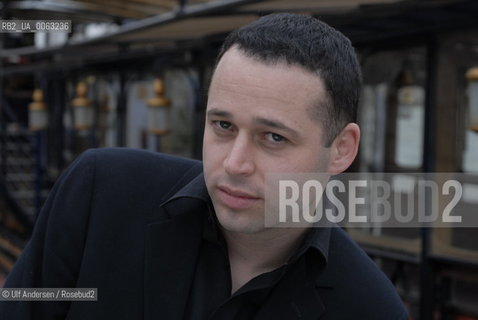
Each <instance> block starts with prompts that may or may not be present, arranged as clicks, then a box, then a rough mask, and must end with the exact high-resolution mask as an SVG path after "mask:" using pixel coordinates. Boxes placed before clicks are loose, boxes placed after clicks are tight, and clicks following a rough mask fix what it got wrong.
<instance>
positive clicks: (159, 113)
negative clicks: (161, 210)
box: [0, 0, 478, 320]
mask: <svg viewBox="0 0 478 320" xmlns="http://www.w3.org/2000/svg"><path fill="white" fill-rule="evenodd" d="M273 12H297V13H304V14H309V15H312V16H315V17H318V18H320V19H321V20H323V21H325V22H327V23H328V24H330V25H332V26H333V27H335V28H337V29H338V30H340V31H342V32H343V33H344V34H345V35H346V36H348V37H349V38H350V39H351V40H352V42H353V44H354V46H355V47H356V49H357V52H358V55H359V59H360V63H361V65H362V68H363V75H364V87H363V90H362V99H361V103H360V109H359V124H360V126H361V128H362V135H363V137H362V142H361V146H360V152H359V156H358V157H357V159H356V161H355V163H354V164H353V166H352V168H351V169H350V171H364V172H365V171H367V172H395V173H403V174H404V175H406V173H419V172H458V173H467V181H466V183H465V184H464V186H463V188H464V195H466V197H464V198H465V201H464V202H463V203H462V204H461V205H462V206H463V209H464V210H467V212H468V213H469V214H478V210H477V206H478V18H477V17H478V1H474V0H293V1H292V0H290V1H286V0H270V1H265V0H249V1H247V0H189V1H188V0H103V1H94V0H43V1H40V0H36V1H2V2H1V3H0V20H3V21H7V20H13V19H20V20H32V19H38V20H71V27H72V28H71V30H70V32H34V33H33V32H3V33H0V138H1V140H0V166H1V167H0V168H1V170H0V287H1V285H2V283H3V281H4V278H5V277H6V275H7V274H8V272H9V271H10V270H11V268H12V266H13V265H14V263H15V260H16V259H17V258H18V256H19V255H20V254H21V251H22V248H23V247H24V246H25V244H26V242H27V241H28V239H29V237H30V234H31V231H32V228H33V226H34V223H35V219H36V216H37V215H38V213H39V211H40V208H41V206H42V204H43V202H44V200H45V198H46V197H47V195H48V192H49V190H50V189H51V187H52V185H53V183H54V182H55V180H56V179H57V178H58V176H59V175H60V174H61V172H62V171H63V170H64V169H65V168H66V167H67V166H68V164H69V163H71V161H72V160H74V159H75V158H76V157H77V156H78V155H79V154H80V153H81V152H83V151H84V150H86V149H88V148H102V147H132V148H142V149H148V150H152V151H157V152H165V153H169V154H174V155H179V156H184V157H192V158H197V159H200V157H201V149H202V145H201V143H202V130H203V121H204V110H205V97H206V93H207V87H208V83H209V80H210V77H211V72H212V68H213V65H214V62H215V57H216V53H217V50H218V48H219V46H220V45H221V42H222V41H223V39H224V37H225V35H226V34H227V33H228V32H229V31H231V30H232V29H235V28H237V27H239V26H241V25H244V24H247V23H249V22H251V21H253V20H255V19H257V18H258V17H260V16H262V15H265V14H269V13H273ZM349 232H350V234H351V235H352V237H353V238H354V239H355V240H356V241H357V242H358V243H359V244H360V245H361V246H362V247H363V248H364V250H365V251H366V252H367V253H368V254H369V255H370V256H371V257H372V258H373V259H374V260H375V262H376V263H377V264H378V265H379V266H380V267H381V268H382V270H384V272H385V273H386V274H387V275H388V276H389V277H390V279H391V280H392V282H393V283H394V285H395V286H396V287H397V290H398V291H399V293H400V295H401V297H402V299H403V301H404V303H405V305H406V306H407V307H408V309H409V310H410V314H411V319H424V320H425V319H454V320H465V319H468V320H471V319H478V233H477V230H476V229H475V228H444V227H442V226H441V227H432V228H421V229H419V228H415V229H380V228H364V229H363V230H360V229H351V230H349Z"/></svg>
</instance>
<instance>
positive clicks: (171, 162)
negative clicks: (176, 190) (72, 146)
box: [71, 148, 202, 180]
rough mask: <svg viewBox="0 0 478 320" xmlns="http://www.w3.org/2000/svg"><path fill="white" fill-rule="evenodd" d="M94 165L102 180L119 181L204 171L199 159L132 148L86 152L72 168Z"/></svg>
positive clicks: (171, 176) (175, 176) (170, 176)
mask: <svg viewBox="0 0 478 320" xmlns="http://www.w3.org/2000/svg"><path fill="white" fill-rule="evenodd" d="M85 165H86V166H93V167H94V169H95V174H96V175H101V178H116V179H130V178H133V179H136V180H137V179H139V178H140V177H141V178H143V179H147V180H149V179H158V178H160V179H167V178H171V179H173V180H174V179H176V178H177V177H178V176H181V175H183V174H184V173H185V172H187V171H193V174H195V175H197V174H199V173H200V172H201V171H202V163H201V162H200V161H198V160H193V159H188V158H183V157H176V156H172V155H168V154H163V153H159V152H152V151H147V150H141V149H130V148H100V149H90V150H87V151H85V152H84V153H83V154H82V155H80V157H78V159H77V160H76V161H75V162H74V163H73V164H72V165H71V167H73V168H74V167H77V166H85Z"/></svg>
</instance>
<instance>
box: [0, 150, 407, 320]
mask: <svg viewBox="0 0 478 320" xmlns="http://www.w3.org/2000/svg"><path fill="white" fill-rule="evenodd" d="M201 172H202V164H201V163H200V162H198V161H193V160H188V159H182V158H176V157H171V156H167V155H162V154H158V153H150V152H147V151H140V150H128V149H98V150H90V151H87V152H86V153H84V154H83V155H82V156H81V157H79V158H78V160H76V161H75V162H74V163H73V164H72V165H71V166H70V167H69V169H68V170H67V171H66V172H65V173H64V174H63V175H62V176H61V178H60V179H59V180H58V181H57V183H56V184H55V186H54V188H53V190H52V192H51V194H50V196H49V198H48V200H47V202H46V204H45V206H44V208H43V210H42V212H41V214H40V216H39V219H38V221H37V223H36V225H35V229H34V232H33V236H32V240H31V241H30V242H29V244H28V245H27V247H26V249H25V250H24V252H23V254H22V255H21V257H20V259H19V260H18V262H17V263H16V265H15V267H14V269H13V271H12V272H11V273H10V275H9V276H8V278H7V281H6V284H5V287H16V288H20V287H43V288H57V287H76V288H98V301H97V302H82V301H75V302H52V301H49V302H6V301H3V302H0V319H2V320H3V319H5V320H6V319H15V320H17V319H45V320H47V319H48V320H50V319H70V320H73V319H89V320H94V319H138V320H139V319H147V320H158V319H181V318H182V315H183V313H184V308H185V305H186V302H187V295H188V292H189V286H190V284H191V281H192V277H193V274H194V265H195V263H194V262H195V260H196V257H197V252H198V248H199V244H200V237H201V232H202V227H201V226H202V223H201V221H202V220H201V219H202V218H203V217H202V215H201V214H200V213H201V212H202V211H204V210H205V202H204V201H205V200H206V201H207V198H208V195H207V191H206V188H205V186H204V181H203V179H200V178H199V179H198V175H201ZM194 178H196V179H194ZM193 179H194V180H195V181H196V182H194V184H189V185H187V184H188V183H189V182H190V181H192V180H193ZM197 181H200V182H199V183H198V182H197ZM186 185H187V186H186ZM184 186H186V188H189V189H191V188H195V189H196V194H197V196H196V197H195V198H191V197H190V196H188V197H186V196H184V195H183V194H182V192H183V190H185V188H183V187H184ZM300 292H301V294H300V295H299V296H296V297H295V298H294V299H295V301H290V303H281V304H275V303H274V302H273V300H274V299H271V301H270V303H268V304H265V305H264V306H262V309H263V312H261V314H267V315H270V317H269V316H267V317H264V319H333V320H340V319H354V320H355V319H367V320H371V319H377V320H383V319H391V320H402V319H407V315H406V311H405V309H404V308H403V305H402V303H401V301H400V299H399V297H398V295H397V294H396V292H395V288H394V287H393V286H392V284H391V283H390V282H389V281H388V279H387V278H386V277H385V275H384V274H383V273H382V272H381V271H380V270H379V269H378V268H377V267H376V265H375V264H374V263H373V262H372V261H371V260H370V259H369V258H368V257H367V256H366V254H365V253H364V252H363V251H362V250H361V249H360V248H359V247H358V246H357V245H356V244H355V243H354V242H353V241H352V240H350V239H349V237H348V236H347V235H346V234H345V233H344V232H343V231H342V230H341V229H340V228H332V229H331V232H330V239H329V248H328V262H327V267H326V268H325V270H324V271H323V272H321V273H320V276H319V277H318V279H316V283H315V285H314V286H308V287H304V288H302V289H301V290H300ZM205 294H207V292H205ZM277 294H279V295H280V293H277Z"/></svg>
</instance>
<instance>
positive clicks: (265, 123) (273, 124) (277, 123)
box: [253, 117, 300, 139]
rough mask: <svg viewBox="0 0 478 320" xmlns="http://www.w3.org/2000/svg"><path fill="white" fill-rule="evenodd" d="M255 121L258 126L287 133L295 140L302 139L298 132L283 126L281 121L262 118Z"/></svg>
mask: <svg viewBox="0 0 478 320" xmlns="http://www.w3.org/2000/svg"><path fill="white" fill-rule="evenodd" d="M253 121H254V123H255V124H257V125H262V126H266V127H270V128H274V129H279V130H282V131H285V132H287V133H288V134H289V135H290V136H292V137H293V138H295V139H296V138H299V137H300V134H299V133H298V132H297V131H296V130H294V129H292V128H290V127H288V126H286V125H285V124H283V123H282V122H280V121H276V120H270V119H265V118H260V117H257V118H254V120H253Z"/></svg>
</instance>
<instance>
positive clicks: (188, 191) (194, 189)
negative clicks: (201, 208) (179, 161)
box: [161, 173, 211, 206]
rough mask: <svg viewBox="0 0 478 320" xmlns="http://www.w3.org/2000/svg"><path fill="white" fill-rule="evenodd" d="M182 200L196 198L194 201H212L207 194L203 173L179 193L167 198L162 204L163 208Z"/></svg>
mask: <svg viewBox="0 0 478 320" xmlns="http://www.w3.org/2000/svg"><path fill="white" fill-rule="evenodd" d="M180 198H194V199H198V200H202V201H204V202H210V201H211V198H209V194H208V192H207V188H206V183H205V181H204V174H203V173H200V174H199V175H197V176H196V177H195V178H194V179H192V180H191V181H190V182H189V183H187V184H186V185H185V186H184V187H182V188H181V189H179V191H177V192H176V193H175V194H173V195H172V196H170V197H169V198H167V200H166V201H164V202H163V203H162V204H161V206H163V205H165V204H167V203H169V202H171V201H174V200H177V199H180Z"/></svg>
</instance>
